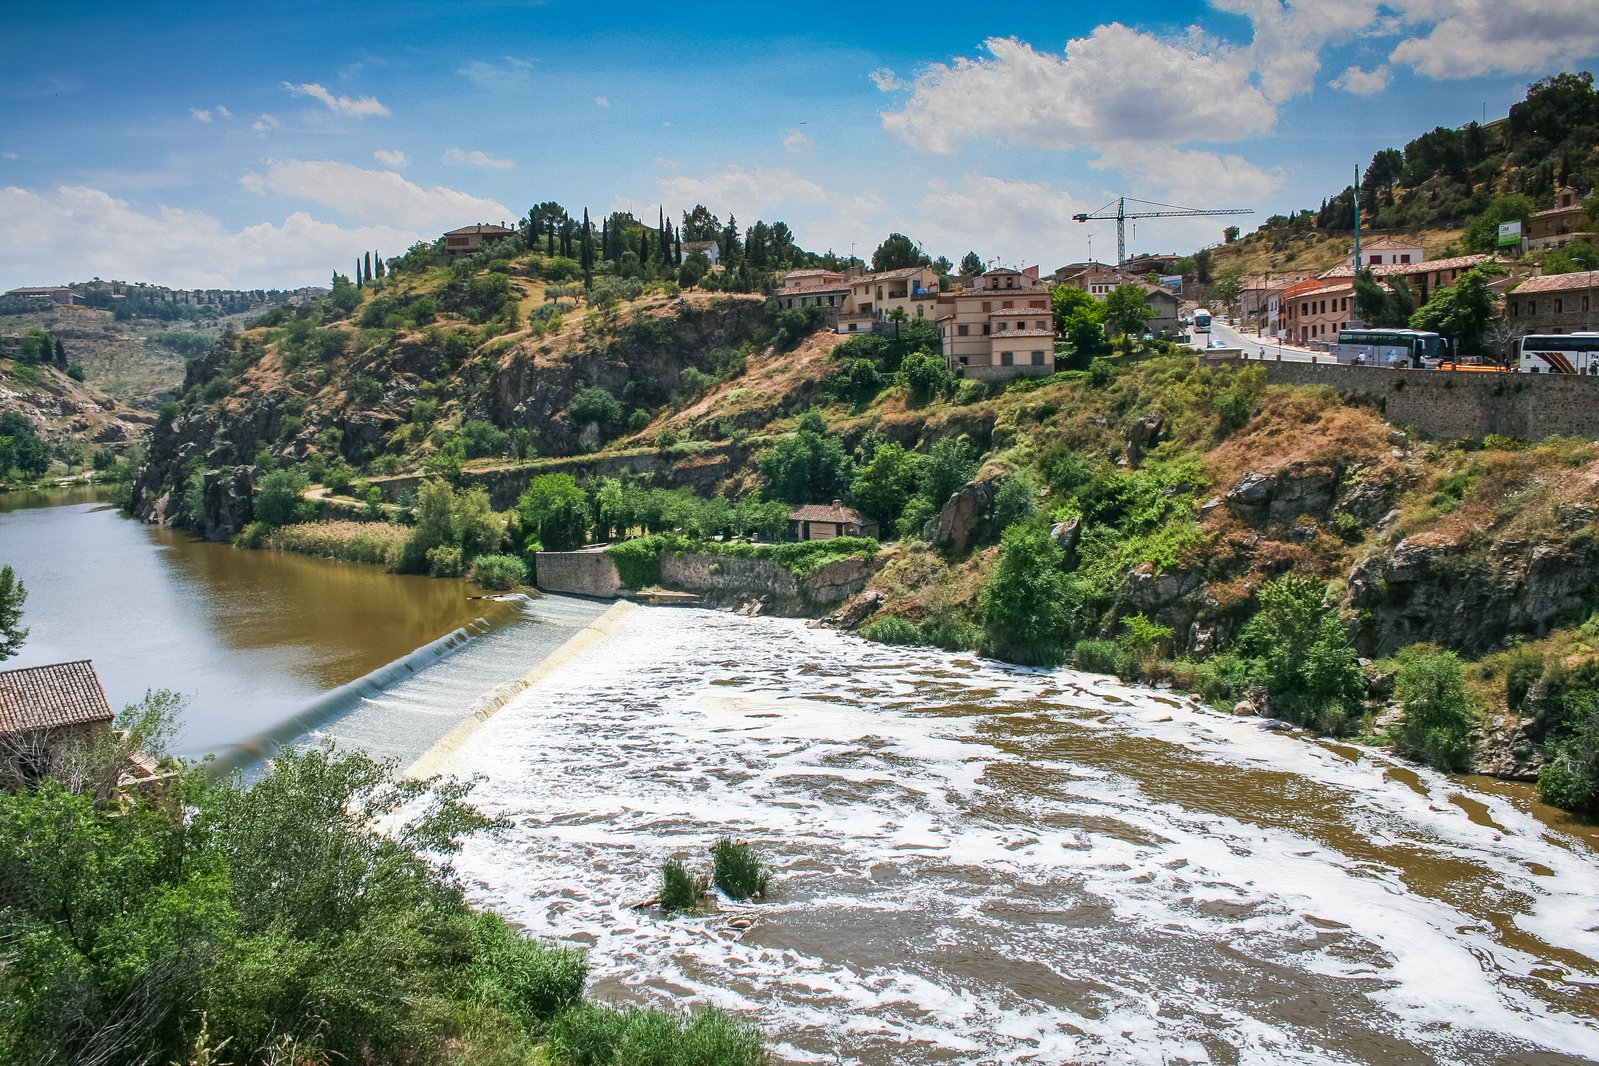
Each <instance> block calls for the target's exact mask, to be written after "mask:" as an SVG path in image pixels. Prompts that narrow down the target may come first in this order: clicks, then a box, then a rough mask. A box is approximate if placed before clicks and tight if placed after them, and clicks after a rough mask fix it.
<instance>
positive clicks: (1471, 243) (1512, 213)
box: [1463, 193, 1538, 252]
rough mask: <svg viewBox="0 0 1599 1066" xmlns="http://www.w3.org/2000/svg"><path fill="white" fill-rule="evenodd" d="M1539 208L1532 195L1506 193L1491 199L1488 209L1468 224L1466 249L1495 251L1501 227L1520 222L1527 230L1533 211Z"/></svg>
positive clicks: (1465, 237)
mask: <svg viewBox="0 0 1599 1066" xmlns="http://www.w3.org/2000/svg"><path fill="white" fill-rule="evenodd" d="M1537 209H1538V205H1537V204H1535V203H1534V202H1533V200H1532V197H1530V196H1523V195H1522V194H1521V193H1505V194H1502V195H1500V196H1496V197H1494V198H1493V200H1491V201H1490V202H1489V204H1488V206H1487V208H1486V209H1484V210H1483V212H1482V213H1481V214H1479V215H1477V216H1476V217H1475V218H1473V219H1472V220H1471V221H1470V222H1468V223H1467V224H1466V232H1465V234H1464V235H1463V236H1464V240H1465V244H1466V250H1467V251H1472V252H1493V251H1497V250H1498V247H1499V227H1500V225H1502V224H1503V223H1506V222H1520V223H1521V225H1522V227H1523V232H1525V227H1526V225H1527V222H1528V221H1529V220H1530V219H1531V218H1532V213H1533V212H1534V211H1536V210H1537Z"/></svg>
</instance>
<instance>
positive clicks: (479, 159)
mask: <svg viewBox="0 0 1599 1066" xmlns="http://www.w3.org/2000/svg"><path fill="white" fill-rule="evenodd" d="M443 162H444V163H445V164H446V165H447V166H468V167H488V168H490V169H491V170H510V169H511V168H512V167H514V166H516V164H515V163H513V162H511V161H510V160H509V159H495V158H494V157H493V156H491V155H489V154H488V153H487V152H480V151H478V150H477V149H475V148H474V149H473V150H472V151H470V152H466V151H462V150H461V149H459V148H447V149H445V150H444V158H443Z"/></svg>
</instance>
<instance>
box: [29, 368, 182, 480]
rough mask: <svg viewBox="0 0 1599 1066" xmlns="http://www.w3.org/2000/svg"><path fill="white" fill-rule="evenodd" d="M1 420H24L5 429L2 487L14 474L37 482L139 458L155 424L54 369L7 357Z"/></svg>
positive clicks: (100, 468) (149, 415) (151, 419)
mask: <svg viewBox="0 0 1599 1066" xmlns="http://www.w3.org/2000/svg"><path fill="white" fill-rule="evenodd" d="M0 418H5V419H7V420H10V419H16V418H20V419H21V422H20V423H15V424H9V425H8V426H7V427H6V428H4V429H0V483H3V482H4V480H5V479H6V477H7V475H9V474H12V473H14V472H20V473H21V474H22V475H23V477H24V478H25V479H27V480H34V479H37V478H40V477H43V476H45V475H47V474H48V475H55V474H72V473H84V472H86V471H88V470H91V469H93V470H103V469H106V468H108V467H110V466H111V465H112V464H113V463H115V462H116V461H118V460H119V459H122V458H123V457H124V456H126V455H133V454H136V453H137V447H136V446H137V445H138V444H139V443H140V442H141V441H142V440H143V439H144V438H145V436H146V435H147V434H148V433H149V431H150V427H151V426H152V425H153V424H154V423H155V417H154V416H153V415H151V414H149V413H148V412H145V411H139V410H136V409H134V408H131V407H128V406H127V405H125V404H121V403H118V402H117V401H116V400H114V399H112V398H111V397H110V396H107V395H106V394H105V393H103V392H100V391H99V390H97V389H94V388H93V387H91V386H89V385H88V384H86V383H82V382H78V381H75V380H73V379H72V378H71V377H68V376H67V375H66V374H65V373H63V372H61V371H60V370H59V369H57V368H56V367H54V366H51V365H49V364H42V365H37V364H32V363H28V362H25V361H23V360H21V359H7V358H0ZM23 437H26V438H29V442H26V443H25V442H23V441H21V440H20V438H23ZM33 441H36V442H37V444H36V445H35V444H33V443H31V442H33Z"/></svg>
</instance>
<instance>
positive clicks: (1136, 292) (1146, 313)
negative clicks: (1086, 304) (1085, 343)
mask: <svg viewBox="0 0 1599 1066" xmlns="http://www.w3.org/2000/svg"><path fill="white" fill-rule="evenodd" d="M1154 313H1155V312H1153V311H1151V310H1150V309H1149V305H1148V304H1146V303H1145V302H1144V287H1143V286H1142V285H1139V284H1137V283H1136V282H1131V281H1130V282H1128V283H1127V284H1125V285H1118V286H1116V287H1115V288H1114V289H1112V290H1110V292H1108V293H1106V294H1105V329H1106V332H1109V333H1120V334H1121V335H1122V351H1124V352H1125V351H1130V350H1131V349H1132V345H1133V337H1135V336H1137V335H1138V334H1140V333H1142V332H1144V323H1145V322H1148V321H1149V319H1150V317H1151V316H1153V315H1154Z"/></svg>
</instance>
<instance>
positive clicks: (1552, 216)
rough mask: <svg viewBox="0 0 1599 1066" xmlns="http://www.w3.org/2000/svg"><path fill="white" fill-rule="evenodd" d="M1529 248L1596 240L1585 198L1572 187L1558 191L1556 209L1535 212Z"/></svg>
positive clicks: (1528, 236)
mask: <svg viewBox="0 0 1599 1066" xmlns="http://www.w3.org/2000/svg"><path fill="white" fill-rule="evenodd" d="M1525 236H1526V241H1527V247H1528V248H1529V249H1534V248H1559V247H1561V246H1562V245H1566V244H1570V243H1571V242H1572V241H1580V240H1585V241H1592V240H1594V239H1595V237H1596V236H1599V234H1595V233H1594V232H1593V231H1592V229H1591V228H1590V227H1589V226H1588V212H1587V209H1586V208H1585V207H1584V206H1583V202H1582V196H1581V195H1580V194H1579V193H1578V192H1577V190H1576V189H1573V188H1571V187H1570V186H1569V185H1567V186H1562V187H1561V188H1559V189H1556V190H1555V206H1553V207H1550V208H1546V209H1545V210H1543V211H1535V212H1533V215H1532V217H1531V218H1530V219H1528V220H1527V232H1526V234H1525Z"/></svg>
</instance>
